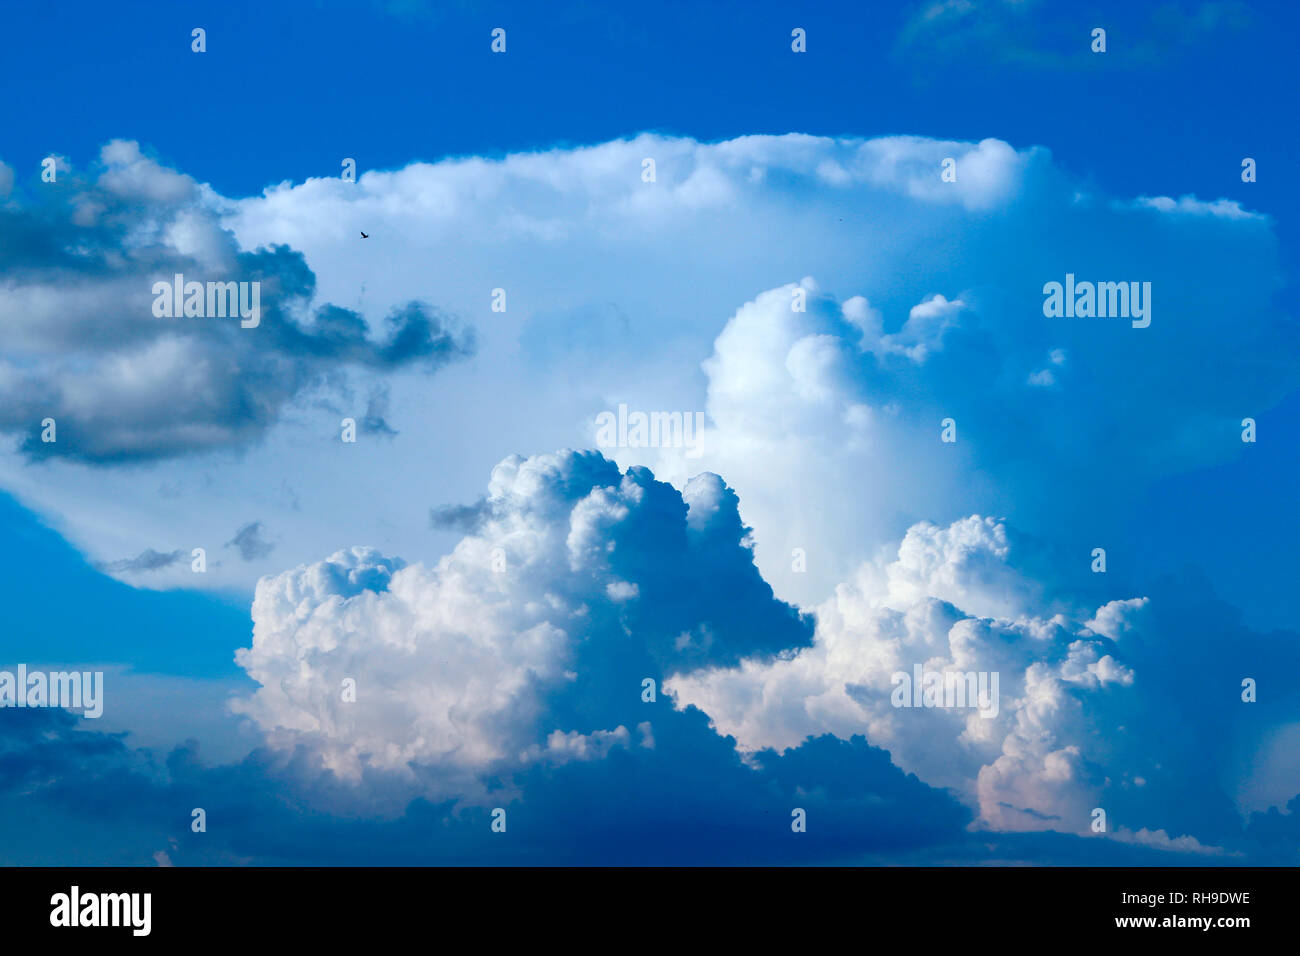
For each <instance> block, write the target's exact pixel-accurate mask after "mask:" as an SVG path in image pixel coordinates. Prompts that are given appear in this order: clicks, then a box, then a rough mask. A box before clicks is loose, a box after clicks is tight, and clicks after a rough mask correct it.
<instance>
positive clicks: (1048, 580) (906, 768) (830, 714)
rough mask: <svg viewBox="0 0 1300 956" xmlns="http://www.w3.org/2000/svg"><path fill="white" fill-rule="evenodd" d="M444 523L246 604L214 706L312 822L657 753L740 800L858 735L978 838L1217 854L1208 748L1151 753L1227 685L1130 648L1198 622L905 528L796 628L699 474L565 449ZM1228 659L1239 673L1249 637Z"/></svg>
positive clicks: (1029, 550)
mask: <svg viewBox="0 0 1300 956" xmlns="http://www.w3.org/2000/svg"><path fill="white" fill-rule="evenodd" d="M455 522H456V523H457V524H458V525H459V526H461V527H463V528H467V529H470V530H469V531H468V533H467V534H465V536H464V537H463V538H462V539H461V541H460V542H459V544H458V545H457V546H456V547H455V548H454V549H453V550H452V552H451V553H450V554H448V555H446V556H445V557H443V558H442V559H441V560H440V561H438V562H437V563H436V564H434V565H431V566H425V565H419V564H412V565H405V564H403V562H401V561H400V560H396V559H392V558H385V557H384V556H382V555H380V554H379V553H378V552H375V551H374V550H372V549H367V548H353V549H350V550H347V551H341V552H339V553H337V554H335V555H333V556H331V557H330V558H329V559H327V560H325V561H322V562H317V563H315V564H312V565H307V566H303V567H300V568H297V569H294V570H292V571H288V572H285V573H283V574H280V575H278V576H274V577H268V578H265V579H264V580H263V581H262V583H261V584H260V586H259V588H258V592H257V597H256V600H255V603H254V607H253V618H254V639H253V644H252V647H251V648H248V649H246V650H243V651H241V652H240V654H239V662H240V663H241V665H242V666H243V667H245V668H246V669H247V671H248V673H249V674H250V675H251V676H252V677H253V678H254V679H255V680H256V681H257V682H258V683H259V684H260V685H261V688H260V689H259V690H258V691H257V692H256V693H255V694H254V695H253V696H252V697H251V698H248V699H245V700H242V701H240V702H238V703H237V705H236V707H237V710H238V711H240V712H241V713H243V714H245V715H247V716H249V717H251V718H252V719H253V720H254V721H255V723H256V724H257V725H258V726H259V727H260V728H261V729H262V730H263V731H264V732H265V734H266V739H267V743H268V746H270V747H271V748H272V749H273V750H275V751H277V752H279V753H282V754H285V755H288V754H294V755H297V756H296V759H299V760H303V761H305V762H306V763H305V765H310V766H313V767H315V768H316V769H317V772H324V773H325V774H326V776H327V777H328V778H329V779H331V780H335V781H337V783H338V786H337V787H331V788H330V789H329V790H328V799H329V800H330V801H331V805H333V806H336V807H348V808H350V809H351V810H352V811H355V809H356V807H357V806H362V807H364V808H365V810H366V812H369V813H374V812H379V811H380V810H382V812H385V813H389V814H397V813H399V812H400V811H401V809H402V808H403V807H405V806H407V804H408V802H409V801H410V800H411V799H412V798H416V797H418V798H422V799H427V800H438V801H448V800H449V801H454V802H459V803H460V804H461V805H463V806H466V807H472V806H480V807H481V806H487V805H488V804H489V803H491V802H495V803H501V802H502V801H506V800H515V801H521V802H522V805H526V804H528V803H529V802H530V801H531V800H534V799H538V796H537V794H535V793H530V789H529V788H530V786H534V785H535V784H530V783H529V781H530V780H532V781H535V780H537V779H540V778H541V777H546V778H547V779H550V777H549V776H548V775H550V774H553V773H555V772H559V769H560V768H565V767H568V768H573V767H577V766H579V765H597V764H599V765H601V767H604V768H607V770H608V772H609V773H616V771H615V770H614V769H612V768H613V767H615V766H621V765H620V764H619V761H621V760H627V759H631V760H633V761H641V760H645V761H650V762H651V763H652V764H653V763H654V762H655V761H656V760H657V759H664V760H669V761H672V760H676V759H679V758H681V757H682V755H683V751H682V750H681V749H680V748H682V747H683V746H684V745H687V746H689V747H691V748H706V749H708V750H709V751H710V752H714V753H715V755H720V754H727V755H728V757H727V761H726V762H727V766H728V767H731V768H732V770H735V769H736V768H743V769H744V771H745V773H748V774H750V776H749V777H748V778H746V777H744V775H743V774H741V776H740V777H739V778H737V779H738V780H745V779H748V780H749V781H750V784H752V785H754V786H759V785H760V784H762V781H763V780H765V779H766V778H765V776H764V775H765V774H766V773H768V772H770V771H771V770H772V768H774V767H777V766H785V767H788V766H790V765H791V764H790V763H789V762H790V761H793V762H794V763H796V764H799V763H804V762H806V761H807V760H808V759H809V757H808V755H809V754H810V753H825V754H827V755H831V754H833V753H835V752H836V750H835V748H836V747H838V746H848V747H856V746H858V744H855V741H858V740H862V741H864V742H865V744H866V745H867V746H868V747H870V748H873V749H872V750H871V752H872V753H883V754H887V757H885V758H884V759H885V762H886V763H887V764H889V765H891V766H892V768H893V769H894V770H895V771H896V772H899V773H903V774H907V775H909V776H912V777H915V778H916V779H918V780H919V781H920V782H921V783H923V784H924V785H926V786H927V787H929V788H933V789H934V791H935V792H947V793H948V794H950V795H951V798H952V799H953V800H955V801H956V803H955V804H954V806H956V805H961V806H964V807H965V808H966V811H965V812H967V813H969V815H970V818H971V820H972V821H973V825H974V826H975V827H977V828H979V829H982V830H984V831H986V832H1000V833H1015V832H1038V831H1052V832H1056V833H1063V834H1073V835H1076V836H1080V837H1090V835H1091V834H1092V824H1093V821H1094V819H1095V817H1094V810H1095V809H1096V808H1099V807H1100V808H1102V809H1103V810H1106V811H1107V813H1108V814H1110V815H1111V816H1110V820H1109V824H1108V825H1109V829H1108V831H1107V832H1108V833H1109V834H1111V835H1113V836H1114V838H1115V839H1116V840H1117V841H1118V842H1120V843H1124V844H1127V845H1133V846H1141V847H1146V848H1151V849H1158V850H1167V851H1176V852H1189V853H1218V852H1225V851H1223V850H1222V848H1221V847H1220V845H1219V844H1220V843H1222V842H1228V843H1230V842H1232V841H1233V840H1238V841H1239V840H1241V839H1242V832H1241V821H1240V820H1237V821H1236V822H1235V823H1234V822H1233V820H1232V819H1231V818H1230V817H1231V814H1230V812H1225V811H1227V810H1228V806H1227V802H1226V800H1225V801H1224V802H1223V803H1222V804H1218V803H1216V802H1215V801H1210V802H1209V803H1208V804H1206V805H1205V806H1204V807H1202V808H1201V809H1202V810H1208V811H1209V812H1208V813H1207V812H1201V813H1199V814H1192V815H1188V814H1179V813H1176V812H1171V810H1170V806H1171V803H1172V802H1173V801H1176V800H1177V794H1178V793H1179V792H1180V791H1181V789H1182V788H1184V787H1185V786H1186V785H1187V782H1188V780H1190V779H1198V778H1202V777H1204V776H1205V775H1206V767H1207V765H1217V768H1218V769H1217V770H1215V771H1214V772H1216V773H1218V772H1223V773H1225V775H1226V774H1228V773H1230V772H1231V770H1230V766H1231V763H1232V759H1231V756H1230V755H1229V754H1228V753H1227V752H1226V751H1225V750H1220V752H1219V753H1218V754H1217V755H1216V754H1211V753H1210V752H1209V750H1207V749H1204V748H1203V749H1201V750H1199V751H1198V750H1194V749H1189V748H1187V747H1186V746H1185V745H1184V744H1183V743H1182V742H1180V741H1178V740H1177V739H1176V737H1171V736H1170V727H1172V726H1177V725H1180V724H1181V725H1184V726H1195V725H1196V724H1198V723H1203V724H1205V725H1207V726H1209V725H1212V724H1214V723H1218V722H1224V721H1232V720H1234V719H1240V718H1239V717H1238V716H1237V715H1236V713H1234V711H1233V710H1232V708H1233V699H1234V698H1233V693H1234V691H1233V688H1232V687H1227V688H1224V689H1222V691H1223V692H1222V693H1220V695H1219V697H1220V700H1219V701H1218V702H1216V703H1214V704H1213V705H1204V704H1198V703H1197V700H1198V699H1204V698H1197V697H1196V696H1192V697H1190V698H1189V696H1188V692H1189V689H1190V690H1191V691H1192V693H1193V695H1195V694H1206V693H1209V691H1208V690H1207V688H1206V686H1205V685H1206V684H1207V683H1212V682H1210V681H1208V679H1207V678H1206V676H1205V675H1203V674H1199V676H1197V677H1192V678H1191V680H1199V682H1200V685H1199V686H1196V685H1192V684H1190V683H1189V677H1190V675H1196V674H1198V672H1197V670H1196V666H1195V664H1194V662H1190V661H1178V662H1168V661H1165V662H1162V661H1161V660H1160V656H1159V653H1158V652H1157V651H1156V649H1157V648H1160V647H1166V646H1168V641H1169V639H1170V635H1171V634H1174V633H1179V632H1181V633H1182V635H1183V638H1184V640H1185V641H1186V642H1187V643H1188V645H1189V646H1190V647H1196V646H1198V645H1199V644H1200V643H1201V642H1202V641H1203V640H1205V637H1204V636H1202V635H1201V634H1198V633H1197V632H1196V631H1195V630H1194V629H1190V628H1187V627H1186V626H1185V625H1182V624H1180V623H1179V615H1195V614H1198V613H1199V614H1200V616H1206V615H1205V614H1204V612H1197V611H1193V610H1188V609H1187V608H1179V607H1177V602H1173V604H1174V608H1173V610H1172V611H1171V610H1166V612H1165V613H1164V614H1163V615H1156V614H1153V613H1152V601H1151V600H1150V599H1149V598H1147V597H1146V596H1132V597H1120V598H1109V599H1100V600H1095V599H1094V598H1093V596H1091V595H1086V594H1085V595H1080V594H1079V593H1076V589H1074V588H1073V587H1072V582H1070V581H1069V580H1068V576H1062V575H1061V574H1059V572H1058V571H1055V570H1054V569H1055V568H1057V567H1059V565H1058V564H1057V563H1056V562H1057V555H1055V554H1054V553H1053V552H1052V551H1051V550H1050V549H1049V548H1046V547H1044V546H1042V545H1041V544H1039V543H1037V542H1035V541H1034V540H1032V539H1029V538H1026V537H1025V536H1023V535H1021V534H1019V533H1017V532H1015V531H1014V530H1013V529H1011V528H1009V527H1008V526H1007V525H1006V524H1005V523H1004V522H1001V521H997V520H994V519H991V518H983V517H979V516H969V517H967V518H964V519H961V520H958V521H956V522H953V523H952V524H950V525H947V526H938V525H934V524H930V523H925V522H922V523H919V524H917V525H915V526H913V527H912V528H911V529H909V531H908V532H907V534H906V535H905V536H904V537H903V539H902V540H901V541H900V542H899V543H898V544H897V545H896V546H895V548H894V549H893V550H892V553H891V554H889V555H881V556H880V557H878V558H877V559H875V560H872V561H868V562H864V563H863V564H862V565H861V566H860V567H858V568H857V569H856V570H855V572H854V573H853V574H852V575H851V576H850V577H849V578H848V579H847V580H846V581H845V582H843V583H842V584H841V585H840V586H839V587H838V588H836V590H835V593H834V594H833V596H832V597H831V598H830V599H828V600H827V601H826V602H824V603H823V604H822V605H820V606H819V607H817V608H815V609H813V611H812V613H811V614H810V615H803V614H800V613H799V612H797V611H796V610H794V609H793V608H792V607H790V606H789V605H786V604H784V603H782V602H780V601H778V600H776V599H775V598H774V596H773V595H772V592H771V590H770V588H769V587H768V585H767V584H766V583H765V582H764V581H763V580H762V578H761V577H760V576H759V574H758V572H757V569H756V567H755V566H754V563H753V556H752V552H751V549H750V543H751V533H750V529H748V528H747V527H745V526H744V525H743V523H742V522H741V520H740V518H739V512H738V501H737V498H736V496H735V494H734V492H732V491H731V490H730V489H729V488H728V487H727V486H726V485H725V484H724V483H723V482H722V481H721V479H719V478H718V477H717V476H715V475H712V474H709V473H704V474H701V475H698V476H696V477H695V478H693V479H692V480H691V481H689V482H688V483H687V485H686V487H685V489H684V491H681V492H679V491H677V490H676V489H675V488H673V487H672V486H671V485H668V484H666V483H663V482H660V481H657V480H655V479H654V477H653V475H652V474H651V473H650V472H649V471H648V470H647V469H645V468H642V467H632V468H629V469H627V470H626V471H623V472H620V470H619V469H618V467H617V466H615V465H614V464H613V463H612V462H610V461H609V460H607V459H605V458H604V457H603V456H601V455H599V454H597V453H593V452H563V453H559V454H555V455H542V456H534V457H532V458H521V457H518V456H514V457H511V458H509V459H506V460H505V461H503V462H502V463H501V464H499V465H498V466H497V468H496V469H495V470H494V471H493V474H492V478H491V481H490V483H489V487H488V492H487V494H486V496H485V497H484V498H483V499H481V500H480V501H479V502H478V503H477V504H476V505H473V506H466V507H463V508H461V509H457V511H456V515H455ZM1081 590H1086V589H1081ZM1216 626H1219V625H1218V624H1217V623H1214V624H1212V625H1211V628H1213V627H1216ZM1246 645H1247V646H1246V648H1245V649H1244V650H1245V657H1246V658H1247V659H1252V660H1254V661H1256V662H1258V661H1259V660H1260V659H1261V658H1260V657H1259V656H1258V655H1259V654H1260V653H1261V651H1262V649H1263V648H1264V647H1266V645H1267V642H1266V641H1260V640H1259V639H1258V638H1255V637H1251V638H1249V639H1248V640H1247V642H1246ZM1272 659H1273V660H1274V661H1275V662H1279V663H1280V661H1279V659H1278V658H1277V656H1276V654H1273V657H1272ZM927 674H938V675H940V677H939V678H937V680H938V681H939V683H938V684H937V685H932V684H930V683H929V681H931V680H935V678H926V677H925V675H927ZM903 675H905V680H904V677H903ZM647 680H649V681H651V682H653V683H652V684H651V685H650V686H652V687H654V688H656V689H658V693H659V695H666V696H662V697H660V699H657V700H655V701H653V702H651V701H649V700H647V699H646V697H645V688H646V686H647V685H646V683H645V682H646V681H647ZM913 680H919V681H920V682H919V683H918V684H916V685H915V689H912V684H911V683H910V682H911V681H913ZM949 686H951V690H949ZM958 686H960V687H961V688H962V695H963V696H962V697H957V696H955V695H956V693H957V690H956V689H957V687H958ZM1234 686H1235V685H1234ZM949 694H952V695H954V696H952V697H949V696H947V695H949ZM936 695H937V696H936ZM966 695H969V696H966ZM906 704H911V706H905V705H906ZM936 704H937V705H938V706H936ZM1236 706H1237V707H1238V708H1239V707H1240V705H1239V704H1238V705H1236ZM1290 709H1291V710H1294V708H1290ZM1238 713H1239V711H1238ZM706 728H707V729H706ZM686 741H689V744H686V743H685V742H686ZM706 741H707V744H706ZM714 748H721V750H718V751H715V750H714ZM874 748H880V750H879V751H876V750H875V749H874ZM620 755H623V756H620ZM873 759H874V758H873ZM732 761H734V763H733V762H732ZM732 770H728V771H727V772H728V773H731V772H732ZM696 771H698V772H699V773H701V774H708V773H712V772H719V773H721V772H722V771H721V769H720V768H718V767H713V768H712V769H710V768H709V767H699V766H697V767H696ZM590 772H591V773H592V774H596V775H599V774H600V773H602V772H606V771H605V770H602V769H600V767H595V766H593V767H592V770H591V771H590ZM823 772H824V768H823V769H817V770H811V769H810V770H809V773H810V776H809V777H807V778H806V779H803V780H802V781H801V786H802V787H804V788H805V789H807V788H809V787H813V786H815V784H816V780H817V779H819V774H821V773H823ZM539 775H540V776H539ZM872 779H873V780H874V777H873V778H872ZM863 785H864V787H866V788H867V789H868V790H869V789H870V788H871V787H873V786H875V785H876V784H875V783H872V782H870V781H864V784H863ZM1218 786H1219V787H1220V790H1221V787H1222V785H1221V784H1220V785H1218ZM742 789H743V785H742ZM945 812H951V811H945Z"/></svg>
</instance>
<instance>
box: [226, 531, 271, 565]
mask: <svg viewBox="0 0 1300 956" xmlns="http://www.w3.org/2000/svg"><path fill="white" fill-rule="evenodd" d="M225 546H226V547H227V548H235V549H236V550H238V551H239V556H240V557H241V558H243V559H244V560H245V561H257V560H258V559H260V558H264V557H266V556H267V555H268V554H270V553H271V552H272V551H273V550H274V549H275V545H274V544H272V543H271V542H269V541H266V540H264V539H263V538H262V522H260V521H250V522H249V523H248V524H246V525H244V526H243V527H242V528H240V529H239V530H238V531H237V532H235V536H234V537H233V538H231V539H230V540H229V541H227V542H226V544H225Z"/></svg>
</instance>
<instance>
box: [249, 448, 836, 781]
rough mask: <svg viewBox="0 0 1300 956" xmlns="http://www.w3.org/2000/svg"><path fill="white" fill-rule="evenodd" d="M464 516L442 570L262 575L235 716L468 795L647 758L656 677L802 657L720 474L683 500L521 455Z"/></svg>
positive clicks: (388, 775)
mask: <svg viewBox="0 0 1300 956" xmlns="http://www.w3.org/2000/svg"><path fill="white" fill-rule="evenodd" d="M472 510H473V512H474V514H475V520H474V523H475V530H474V532H473V533H471V534H469V535H467V536H465V537H464V538H463V539H462V540H461V541H460V543H459V544H458V545H457V546H456V548H455V549H454V550H453V551H452V552H451V553H450V554H449V555H446V556H445V557H443V558H442V559H441V560H440V561H438V562H437V563H436V564H435V565H432V566H424V565H418V564H413V565H404V564H403V563H402V562H401V561H399V560H395V559H390V558H386V557H384V556H383V555H381V554H379V553H378V552H376V551H374V550H373V549H368V548H353V549H350V550H347V551H341V552H339V553H337V554H335V555H333V556H331V557H330V558H328V559H327V560H325V561H322V562H317V563H315V564H312V565H307V566H303V567H300V568H297V569H294V570H291V571H287V572H284V573H283V574H280V575H276V576H273V577H267V578H264V579H263V580H262V581H261V582H260V583H259V585H258V588H257V595H256V598H255V600H254V603H253V622H254V630H253V645H252V647H251V648H248V649H245V650H243V651H241V652H240V654H239V658H238V659H239V662H240V664H241V665H242V666H243V667H244V668H245V669H246V670H247V671H248V673H249V674H250V675H251V676H252V677H253V678H254V679H255V680H257V681H258V683H260V684H261V685H262V687H261V689H260V690H259V691H258V692H257V693H256V695H254V697H253V698H252V699H251V700H249V701H246V702H243V703H241V704H240V705H239V708H240V710H241V711H242V712H244V713H246V714H248V715H250V716H252V717H253V718H254V719H255V720H256V722H257V723H258V724H259V725H260V726H261V727H263V728H264V729H265V730H267V731H268V732H269V734H270V738H271V739H272V740H275V741H278V742H279V743H281V744H282V745H283V746H285V747H288V748H292V747H297V746H305V747H308V748H309V749H312V750H314V751H315V752H317V753H318V754H319V757H320V760H321V762H322V765H323V766H324V767H325V768H327V769H328V770H330V771H332V772H334V773H335V774H337V775H338V776H340V777H342V778H346V779H348V780H351V781H361V780H362V778H363V777H366V776H367V775H369V776H372V777H375V778H378V779H382V780H384V781H385V782H393V783H397V784H402V783H404V784H405V785H407V786H408V787H411V788H413V790H412V792H422V793H430V794H440V795H447V794H456V795H461V796H467V797H468V796H474V795H476V794H477V793H479V791H481V789H482V788H481V786H479V785H478V784H476V782H475V781H477V780H480V779H482V778H484V777H486V776H490V775H493V774H497V773H503V772H511V771H516V770H518V769H520V768H521V767H524V766H526V765H528V764H530V763H532V762H535V761H547V760H558V761H565V762H567V761H570V760H590V759H596V758H599V757H600V756H603V755H604V754H607V753H608V752H609V750H610V749H611V748H614V747H629V746H634V745H640V746H653V742H654V738H653V736H652V730H651V723H652V722H650V721H647V720H646V715H647V713H648V711H646V710H645V709H644V707H643V704H642V701H641V695H642V690H643V681H644V680H645V679H647V678H648V679H650V680H652V681H654V682H655V684H656V685H657V684H658V682H659V681H661V680H663V679H664V677H665V676H667V675H669V674H672V673H675V672H677V671H678V670H680V669H683V668H685V667H688V666H691V665H692V664H698V663H701V662H704V661H715V662H728V663H731V662H736V661H738V660H740V659H741V658H742V657H750V656H755V655H757V656H759V657H760V658H761V657H762V656H763V655H764V654H771V653H775V652H778V651H782V650H785V649H787V648H791V647H798V646H800V645H802V644H803V643H806V640H807V632H808V631H809V630H810V627H809V625H808V624H807V622H805V621H804V620H803V619H802V618H801V617H800V616H799V614H798V613H797V612H795V611H794V610H793V609H791V608H789V607H788V606H786V605H783V604H781V603H780V602H778V601H776V600H775V598H774V597H773V596H772V592H771V589H770V588H769V587H768V586H767V585H766V583H764V582H763V581H762V579H761V578H760V577H759V575H758V572H757V569H756V568H755V567H754V565H753V558H752V554H751V552H750V550H749V548H748V547H747V535H748V532H747V529H745V528H744V527H743V526H742V525H741V524H740V520H739V517H738V514H737V510H736V498H735V495H734V493H733V492H731V491H730V489H728V488H727V487H726V486H725V485H724V484H722V482H721V481H720V480H719V479H718V478H717V477H716V476H714V475H701V476H699V477H698V478H696V479H694V480H693V481H691V482H690V483H689V484H688V485H687V487H686V489H685V491H684V492H678V491H677V490H676V489H674V488H672V487H671V486H670V485H667V484H664V483H662V482H658V481H655V480H654V477H653V476H652V475H651V474H650V473H649V472H648V471H647V470H645V469H640V468H638V469H631V470H629V471H627V472H626V473H624V474H620V472H619V470H618V468H617V466H615V465H614V464H613V463H612V462H610V461H608V460H607V459H605V458H603V457H602V456H600V455H599V454H595V453H591V452H565V453H562V454H558V455H545V456H536V457H533V458H527V459H524V458H520V457H517V456H516V457H512V458H509V459H507V460H505V461H503V462H502V463H501V464H499V465H498V466H497V467H496V468H495V469H494V470H493V472H492V478H491V481H490V483H489V487H488V493H487V495H486V497H485V498H484V499H483V500H482V501H481V502H480V503H479V505H477V506H476V507H475V508H473V509H472ZM349 685H350V686H349ZM351 691H354V693H352V692H351ZM634 731H635V732H634Z"/></svg>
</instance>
